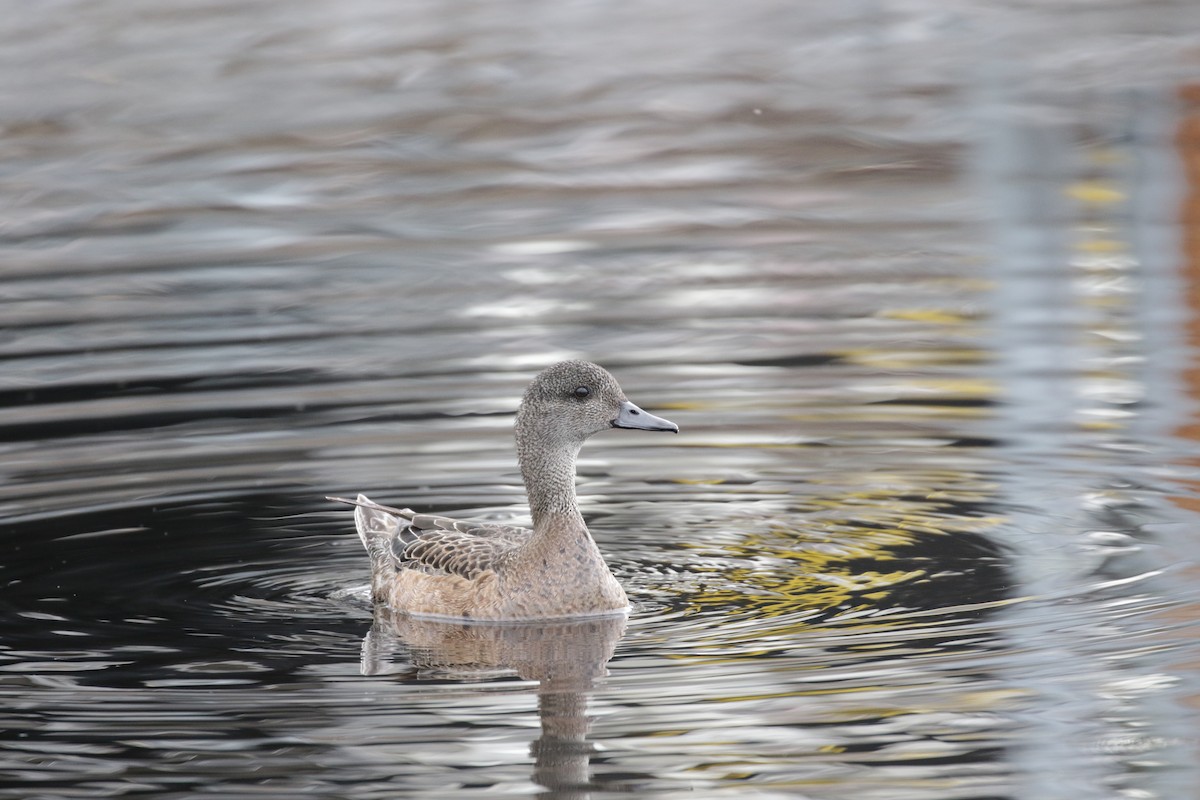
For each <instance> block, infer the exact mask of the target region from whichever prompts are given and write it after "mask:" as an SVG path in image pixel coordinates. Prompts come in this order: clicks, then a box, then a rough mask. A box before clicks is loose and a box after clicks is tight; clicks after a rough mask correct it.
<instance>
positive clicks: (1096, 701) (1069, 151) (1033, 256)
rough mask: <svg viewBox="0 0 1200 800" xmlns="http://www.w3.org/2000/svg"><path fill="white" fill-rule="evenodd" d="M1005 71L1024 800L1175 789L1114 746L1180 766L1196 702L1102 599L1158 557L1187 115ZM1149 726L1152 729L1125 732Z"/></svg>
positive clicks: (1009, 482) (1007, 316)
mask: <svg viewBox="0 0 1200 800" xmlns="http://www.w3.org/2000/svg"><path fill="white" fill-rule="evenodd" d="M1003 62H1004V59H1000V58H996V59H993V61H991V62H988V64H989V65H988V67H986V68H985V69H984V72H983V73H982V77H981V79H980V80H979V81H977V85H976V86H975V87H974V88H975V95H974V110H975V113H976V117H977V119H978V120H979V121H980V123H981V125H980V132H979V142H980V147H979V150H978V152H977V153H976V159H975V168H976V176H977V178H978V181H979V186H980V189H981V191H982V194H983V196H984V199H985V200H986V202H987V204H988V208H989V212H990V213H989V219H988V222H989V225H990V228H991V233H992V247H993V254H992V258H991V278H992V282H993V284H994V290H993V291H992V292H991V295H990V307H989V312H990V320H991V328H992V344H993V350H994V374H995V376H996V379H997V383H998V385H999V387H1000V394H1001V399H1002V403H1001V405H1000V406H999V408H998V411H997V415H996V419H995V424H996V426H997V432H996V439H997V440H998V441H999V442H1001V443H1002V447H1001V450H1000V452H999V455H998V457H999V458H1000V459H1001V463H1000V464H999V465H998V469H999V472H1000V473H1001V481H1002V484H1003V491H1004V494H1005V497H1006V501H1007V503H1006V504H1007V506H1008V509H1009V520H1010V524H1009V527H1008V529H1007V531H1006V534H1007V539H1006V542H1007V543H1008V544H1009V545H1010V546H1012V547H1013V549H1014V550H1015V551H1016V557H1015V558H1014V559H1013V576H1014V578H1015V579H1016V580H1018V581H1019V582H1020V585H1019V586H1017V587H1015V588H1014V591H1013V594H1014V595H1015V596H1019V597H1025V598H1031V600H1029V601H1028V602H1021V603H1017V604H1014V605H1013V606H1012V607H1010V608H1009V609H1007V610H1006V612H1005V613H1006V615H1007V621H1008V625H1007V627H1006V630H1007V631H1008V633H1009V636H1010V637H1011V639H1012V647H1011V651H1010V653H1011V657H1010V659H1009V660H1008V661H1007V662H1006V663H1005V666H1006V668H1007V670H1008V673H1009V674H1008V675H1007V676H1006V677H1007V680H1008V681H1009V682H1010V683H1011V684H1012V685H1014V686H1016V687H1018V688H1020V689H1021V690H1023V691H1024V692H1026V693H1027V694H1028V696H1029V698H1030V701H1029V706H1028V707H1027V709H1026V710H1025V711H1024V712H1022V713H1021V714H1020V720H1019V721H1020V722H1021V723H1022V729H1021V732H1020V734H1019V735H1018V737H1017V739H1016V746H1015V747H1014V750H1013V752H1012V760H1013V766H1014V768H1015V770H1016V772H1017V776H1016V777H1017V781H1018V785H1019V786H1020V790H1019V791H1018V792H1017V796H1023V797H1041V798H1058V797H1062V798H1072V799H1076V798H1092V797H1095V798H1107V797H1111V796H1113V794H1114V793H1115V787H1122V786H1128V787H1130V788H1131V789H1132V788H1136V789H1137V790H1138V791H1146V790H1148V789H1152V791H1151V793H1150V795H1148V796H1171V791H1172V790H1173V789H1175V788H1179V786H1180V785H1181V784H1180V783H1179V776H1180V775H1181V771H1179V770H1164V771H1162V772H1161V773H1144V772H1143V773H1140V774H1139V772H1138V771H1137V770H1133V769H1131V764H1132V761H1131V760H1130V759H1131V758H1132V757H1131V756H1127V755H1125V754H1122V753H1119V752H1115V750H1116V749H1119V748H1120V747H1123V746H1125V745H1130V746H1132V747H1135V748H1136V747H1137V746H1138V745H1139V742H1140V743H1141V744H1143V745H1146V746H1147V747H1148V749H1153V750H1155V751H1156V752H1155V755H1156V757H1160V758H1162V757H1170V753H1169V752H1168V751H1166V750H1163V749H1162V748H1160V747H1159V746H1158V745H1159V744H1160V743H1162V742H1164V741H1168V740H1169V739H1170V738H1171V737H1170V736H1163V734H1162V732H1169V731H1172V730H1176V729H1177V728H1178V727H1179V724H1180V723H1181V722H1182V720H1183V710H1182V707H1175V708H1172V707H1169V704H1165V703H1163V702H1162V698H1163V697H1164V696H1165V693H1163V692H1161V691H1158V692H1155V691H1151V690H1146V689H1145V687H1147V686H1150V685H1152V684H1153V682H1154V680H1155V679H1156V678H1160V677H1163V675H1162V673H1161V672H1160V671H1161V670H1163V669H1164V668H1165V661H1164V659H1163V658H1162V657H1161V656H1153V655H1150V656H1144V655H1143V654H1142V653H1140V652H1138V650H1137V648H1136V646H1135V645H1134V644H1133V643H1132V642H1131V641H1129V638H1127V637H1126V638H1123V637H1122V634H1126V635H1128V634H1130V633H1133V632H1138V633H1140V632H1141V631H1140V630H1139V629H1138V628H1137V627H1136V626H1137V625H1139V624H1141V625H1146V624H1150V623H1148V622H1143V623H1138V622H1136V621H1130V617H1131V616H1132V615H1131V614H1130V610H1131V609H1132V608H1133V607H1131V606H1129V605H1125V606H1124V608H1125V611H1124V612H1122V615H1117V614H1115V613H1113V611H1112V607H1110V606H1109V605H1108V604H1107V603H1106V601H1105V599H1104V598H1103V596H1102V595H1100V594H1099V593H1097V592H1096V591H1095V590H1096V588H1097V586H1098V585H1099V584H1101V583H1102V582H1103V581H1104V580H1105V579H1106V578H1121V577H1130V576H1132V575H1134V574H1136V573H1137V572H1138V571H1145V570H1148V569H1151V568H1152V567H1154V566H1158V565H1160V564H1161V563H1162V559H1161V558H1160V557H1156V556H1153V555H1147V553H1152V552H1153V551H1152V550H1151V549H1149V548H1145V547H1142V542H1141V541H1139V537H1141V536H1143V535H1145V534H1146V532H1147V530H1148V527H1149V526H1147V525H1145V524H1144V523H1145V521H1146V518H1147V517H1149V516H1151V512H1152V511H1154V512H1155V513H1157V512H1158V511H1159V510H1160V508H1159V505H1155V501H1154V500H1153V499H1151V500H1149V501H1143V500H1142V499H1141V498H1139V497H1138V496H1137V492H1135V491H1133V487H1134V486H1135V485H1136V484H1137V483H1139V482H1140V481H1141V480H1143V479H1144V478H1145V475H1146V468H1147V467H1148V466H1149V465H1148V464H1147V462H1148V461H1152V460H1153V458H1154V456H1153V453H1152V452H1151V451H1152V449H1153V448H1151V444H1152V443H1156V442H1161V437H1157V436H1156V435H1154V434H1153V433H1152V432H1151V431H1149V430H1147V426H1148V425H1151V424H1153V423H1151V422H1148V421H1147V419H1148V418H1152V419H1157V420H1160V421H1161V420H1162V419H1164V418H1169V417H1170V416H1171V413H1170V412H1167V411H1163V410H1162V408H1161V406H1160V407H1158V408H1155V409H1154V410H1153V412H1150V411H1147V409H1146V403H1147V396H1148V395H1151V394H1152V393H1153V392H1155V391H1157V390H1159V389H1162V388H1163V387H1164V386H1165V383H1166V381H1164V380H1162V379H1161V378H1162V370H1161V369H1157V368H1156V367H1153V366H1147V364H1148V363H1150V362H1151V361H1152V360H1154V359H1156V358H1158V357H1159V356H1160V355H1162V354H1170V353H1178V352H1179V330H1178V326H1176V325H1172V324H1171V320H1173V319H1174V318H1175V317H1174V316H1173V315H1172V313H1171V312H1170V309H1171V308H1172V307H1173V306H1174V305H1176V304H1177V303H1178V298H1177V294H1178V292H1177V289H1172V288H1171V286H1172V280H1173V278H1172V273H1173V271H1172V269H1171V267H1172V264H1171V258H1170V257H1168V256H1167V255H1166V253H1168V252H1169V250H1170V242H1169V239H1170V236H1169V235H1167V234H1164V225H1165V224H1168V223H1166V222H1165V220H1166V219H1167V218H1169V217H1170V216H1171V214H1170V212H1167V211H1164V208H1165V207H1169V206H1170V203H1168V202H1166V198H1167V197H1168V196H1169V195H1170V192H1169V191H1167V190H1164V189H1163V181H1164V180H1169V178H1165V177H1164V176H1165V175H1167V174H1169V170H1164V169H1162V165H1161V164H1157V163H1155V162H1156V159H1160V158H1161V154H1162V153H1164V152H1168V151H1167V149H1166V142H1167V141H1168V138H1169V137H1168V133H1167V132H1168V131H1169V130H1170V128H1171V127H1172V124H1173V123H1172V118H1173V115H1174V113H1175V108H1176V107H1175V106H1174V104H1173V103H1172V102H1171V100H1170V98H1169V96H1168V95H1167V94H1165V93H1161V92H1151V91H1140V92H1132V91H1127V92H1124V93H1119V92H1117V91H1116V90H1111V91H1110V90H1105V89H1097V90H1094V92H1093V93H1092V94H1091V95H1086V94H1085V95H1083V96H1082V97H1080V96H1078V95H1070V96H1068V97H1067V102H1066V104H1065V105H1064V104H1063V100H1064V97H1062V96H1060V97H1059V98H1057V101H1056V102H1055V103H1051V102H1048V101H1047V98H1037V97H1034V96H1033V95H1032V93H1031V94H1029V95H1025V94H1022V93H1021V90H1020V89H1019V88H1016V87H1021V86H1026V85H1029V83H1030V82H1029V81H1028V80H1025V78H1028V77H1029V76H1025V75H1020V74H1014V73H1019V72H1020V68H1019V67H1013V66H1011V64H1013V63H1014V62H1011V61H1009V62H1007V63H1008V64H1009V65H1010V66H1007V67H1004V68H1003V70H1004V71H1005V72H1006V73H1007V74H1004V75H1000V74H997V73H998V71H999V70H1001V69H1002V68H1001V67H999V66H998V65H999V64H1000V63H1003ZM988 70H991V71H990V72H989V71H988ZM1168 357H1169V356H1168ZM1156 376H1157V377H1156ZM1151 399H1153V398H1151ZM1148 454H1149V455H1148ZM1114 543H1115V544H1114ZM1135 596H1136V593H1134V592H1130V593H1129V594H1128V595H1127V596H1123V597H1119V598H1117V600H1119V601H1121V602H1122V603H1127V602H1129V601H1130V600H1131V599H1132V598H1133V597H1135ZM1149 616H1150V615H1149V614H1143V618H1146V617H1149ZM1138 725H1142V726H1147V727H1146V730H1147V731H1150V730H1153V731H1154V734H1153V735H1150V734H1147V735H1146V736H1144V737H1142V739H1138V738H1137V737H1136V736H1133V735H1129V733H1128V731H1130V730H1133V729H1136V726H1138ZM1142 740H1144V741H1142ZM1178 763H1179V764H1184V763H1188V762H1187V761H1186V760H1182V759H1181V760H1179V761H1178ZM1192 777H1194V775H1193V776H1190V777H1188V778H1187V779H1190V778H1192Z"/></svg>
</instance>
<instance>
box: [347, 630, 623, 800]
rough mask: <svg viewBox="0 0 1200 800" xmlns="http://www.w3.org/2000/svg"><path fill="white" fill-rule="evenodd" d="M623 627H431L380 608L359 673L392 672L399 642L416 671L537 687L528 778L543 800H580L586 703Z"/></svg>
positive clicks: (586, 778) (584, 781) (585, 775)
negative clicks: (511, 678) (506, 677)
mask: <svg viewBox="0 0 1200 800" xmlns="http://www.w3.org/2000/svg"><path fill="white" fill-rule="evenodd" d="M625 624H626V617H625V615H624V614H620V615H613V616H604V617H591V618H587V619H576V620H571V621H539V622H534V623H464V622H454V621H434V620H422V619H414V618H413V617H411V616H408V615H406V614H397V613H395V612H393V611H391V610H390V609H388V608H386V607H383V606H380V607H377V608H376V610H375V622H374V624H373V625H372V627H371V630H370V631H369V632H368V633H367V635H366V638H365V639H364V640H363V648H362V673H363V674H364V675H378V674H383V673H388V672H394V671H396V669H395V666H394V665H393V664H392V662H391V655H392V653H393V652H394V650H395V649H396V645H397V644H401V643H402V644H403V646H404V649H405V650H406V651H407V655H408V658H409V659H411V661H412V664H413V665H414V666H416V667H417V668H418V669H421V670H436V671H437V672H439V673H442V674H450V675H453V676H455V677H464V678H470V677H474V678H478V677H482V676H490V675H494V674H496V673H497V672H509V671H511V672H515V673H516V674H517V675H518V676H520V677H521V678H524V679H525V680H535V681H538V716H539V718H540V720H541V725H542V734H541V736H540V737H538V739H537V740H536V741H535V742H534V743H533V745H532V746H531V748H530V749H531V751H532V755H533V758H534V767H533V776H532V779H533V781H534V783H537V784H539V785H541V786H543V787H545V788H546V790H547V791H546V792H544V793H542V794H541V795H540V796H541V797H544V798H553V799H554V800H585V798H587V797H589V796H590V788H591V780H590V757H591V754H592V753H593V752H594V748H593V747H592V745H591V744H590V743H589V742H588V740H587V733H588V727H589V721H588V718H587V704H588V699H589V696H590V693H591V691H592V688H593V685H594V682H595V680H596V679H597V678H600V677H603V676H604V675H605V674H606V664H607V663H608V661H609V659H610V658H612V655H613V650H614V649H615V648H616V646H617V642H618V641H619V640H620V638H621V636H622V635H623V634H624V632H625Z"/></svg>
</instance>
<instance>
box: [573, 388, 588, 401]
mask: <svg viewBox="0 0 1200 800" xmlns="http://www.w3.org/2000/svg"><path fill="white" fill-rule="evenodd" d="M591 393H592V390H591V389H589V388H588V387H586V386H576V387H575V396H576V397H578V398H581V399H582V398H584V397H587V396H588V395H589V394H591Z"/></svg>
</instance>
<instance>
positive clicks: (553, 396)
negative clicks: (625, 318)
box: [332, 361, 679, 620]
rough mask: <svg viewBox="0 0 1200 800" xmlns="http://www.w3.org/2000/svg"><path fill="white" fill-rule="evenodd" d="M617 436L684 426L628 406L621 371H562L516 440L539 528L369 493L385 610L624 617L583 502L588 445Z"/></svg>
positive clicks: (536, 390)
mask: <svg viewBox="0 0 1200 800" xmlns="http://www.w3.org/2000/svg"><path fill="white" fill-rule="evenodd" d="M608 428H636V429H640V430H663V431H675V432H678V430H679V428H678V427H677V426H676V425H675V424H674V423H672V422H668V421H667V420H665V419H661V418H660V417H655V416H654V415H652V414H648V413H646V412H645V411H642V410H641V409H640V408H638V407H637V406H635V405H634V404H633V403H631V402H629V401H628V400H627V399H626V398H625V394H624V392H622V391H621V387H620V386H619V385H617V382H616V380H615V379H614V378H613V377H612V375H610V374H608V372H606V371H605V370H604V369H603V368H601V367H599V366H597V365H595V364H591V363H588V362H586V361H563V362H560V363H558V364H555V365H554V366H552V367H549V368H548V369H546V370H544V371H543V372H541V373H540V374H539V375H538V376H537V377H536V378H535V379H534V381H533V383H531V384H530V385H529V388H528V389H526V391H525V396H524V398H523V399H522V401H521V408H520V410H519V411H518V412H517V421H516V440H517V460H518V462H519V463H520V466H521V476H522V478H523V479H524V481H525V490H526V493H527V494H528V496H529V507H530V511H531V513H532V516H533V530H529V529H527V528H517V527H513V526H507V525H493V524H486V523H475V522H465V521H461V520H455V519H450V518H448V517H439V516H434V515H431V514H417V513H415V512H413V511H412V510H410V509H398V508H389V507H388V506H381V505H378V504H377V503H373V502H372V501H371V500H369V499H368V498H367V497H365V496H364V495H359V496H358V499H357V500H343V501H342V502H348V503H352V504H353V505H355V506H357V508H355V510H354V520H355V524H356V526H357V528H358V533H359V536H360V537H361V538H362V541H363V545H364V546H365V547H366V548H367V552H368V553H369V554H370V556H371V594H372V597H373V598H374V600H375V602H377V603H382V604H385V605H387V606H389V607H390V608H392V609H395V610H397V611H401V612H406V613H410V614H420V615H428V616H442V617H461V618H470V619H495V620H516V619H540V618H552V617H568V616H575V615H580V614H597V613H604V612H614V611H620V610H623V609H625V608H626V607H627V605H628V601H627V599H626V597H625V592H624V590H622V589H621V586H620V584H618V583H617V580H616V578H614V577H613V575H612V573H611V572H610V571H609V569H608V565H607V564H606V563H605V562H604V558H603V557H602V556H601V555H600V551H599V549H598V548H597V547H596V543H595V542H594V541H593V540H592V537H591V534H590V533H589V532H588V529H587V526H586V525H585V524H584V521H583V517H582V515H581V514H580V513H579V505H578V503H577V501H576V498H575V460H576V457H577V455H578V453H579V449H580V447H582V445H583V443H584V441H585V440H586V439H587V438H588V437H590V436H592V435H594V434H596V433H599V432H600V431H603V430H607V429H608ZM332 499H339V498H332Z"/></svg>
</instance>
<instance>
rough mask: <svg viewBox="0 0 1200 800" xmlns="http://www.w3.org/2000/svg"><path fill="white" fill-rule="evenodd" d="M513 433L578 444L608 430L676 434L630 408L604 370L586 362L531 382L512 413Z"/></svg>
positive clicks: (562, 365)
mask: <svg viewBox="0 0 1200 800" xmlns="http://www.w3.org/2000/svg"><path fill="white" fill-rule="evenodd" d="M517 426H518V428H531V429H533V430H536V431H537V434H536V435H537V436H538V437H539V438H540V437H545V439H547V440H552V441H558V442H573V443H580V444H582V442H583V440H584V439H587V438H588V437H589V436H592V435H593V434H597V433H599V432H600V431H603V430H607V429H609V428H632V429H635V430H643V431H671V432H672V433H679V426H678V425H676V424H675V423H674V422H671V421H669V420H665V419H663V418H662V417H656V416H654V415H653V414H650V413H648V412H646V411H643V410H642V409H640V408H638V407H637V406H635V405H634V404H633V403H631V402H629V399H628V398H626V397H625V393H624V392H623V391H621V387H620V385H619V384H618V383H617V379H616V378H614V377H613V376H612V375H610V374H609V373H608V370H606V369H604V368H603V367H600V366H598V365H596V364H592V363H590V362H588V361H560V362H559V363H557V364H555V365H554V366H552V367H547V368H546V369H544V370H542V372H540V373H539V374H538V376H537V377H536V378H534V379H533V383H531V384H529V388H528V389H526V390H525V396H524V398H523V399H522V400H521V409H520V411H518V412H517Z"/></svg>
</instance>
